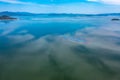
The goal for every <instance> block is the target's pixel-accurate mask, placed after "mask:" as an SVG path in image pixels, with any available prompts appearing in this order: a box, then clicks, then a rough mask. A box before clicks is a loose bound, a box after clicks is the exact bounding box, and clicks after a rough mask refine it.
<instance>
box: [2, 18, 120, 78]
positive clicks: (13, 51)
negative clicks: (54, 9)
mask: <svg viewBox="0 0 120 80" xmlns="http://www.w3.org/2000/svg"><path fill="white" fill-rule="evenodd" d="M19 18H20V19H19V20H16V21H0V80H120V21H111V19H112V18H113V16H107V17H102V16H101V17H54V18H52V17H30V16H29V17H22V16H21V17H19Z"/></svg>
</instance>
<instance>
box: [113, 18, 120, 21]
mask: <svg viewBox="0 0 120 80" xmlns="http://www.w3.org/2000/svg"><path fill="white" fill-rule="evenodd" d="M112 21H120V19H118V18H113V19H112Z"/></svg>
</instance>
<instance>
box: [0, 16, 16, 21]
mask: <svg viewBox="0 0 120 80" xmlns="http://www.w3.org/2000/svg"><path fill="white" fill-rule="evenodd" d="M16 19H17V18H13V17H10V16H7V15H2V16H0V20H16Z"/></svg>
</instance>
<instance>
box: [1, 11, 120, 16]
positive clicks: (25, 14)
mask: <svg viewBox="0 0 120 80" xmlns="http://www.w3.org/2000/svg"><path fill="white" fill-rule="evenodd" d="M0 15H8V16H38V15H45V16H60V17H62V16H70V17H75V16H120V13H106V14H67V13H45V14H44V13H40V14H36V13H29V12H9V11H4V12H0Z"/></svg>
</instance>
